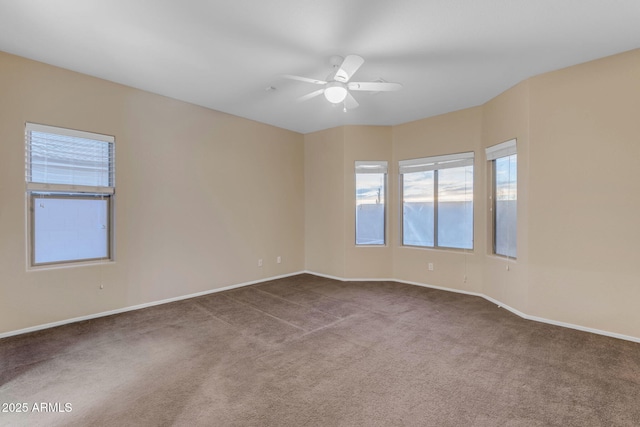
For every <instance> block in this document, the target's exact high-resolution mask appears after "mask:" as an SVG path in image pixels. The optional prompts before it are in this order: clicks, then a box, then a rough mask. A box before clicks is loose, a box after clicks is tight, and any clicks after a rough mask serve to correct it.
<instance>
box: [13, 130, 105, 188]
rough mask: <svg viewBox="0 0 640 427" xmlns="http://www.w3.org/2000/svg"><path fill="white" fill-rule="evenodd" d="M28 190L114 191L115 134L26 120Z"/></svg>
mask: <svg viewBox="0 0 640 427" xmlns="http://www.w3.org/2000/svg"><path fill="white" fill-rule="evenodd" d="M25 138H26V179H27V189H29V190H45V189H46V190H70V189H71V190H74V191H82V192H100V193H113V190H114V188H115V179H114V173H115V168H114V137H112V136H108V135H101V134H95V133H89V132H82V131H76V130H71V129H63V128H56V127H52V126H44V125H38V124H32V123H27V126H26V135H25Z"/></svg>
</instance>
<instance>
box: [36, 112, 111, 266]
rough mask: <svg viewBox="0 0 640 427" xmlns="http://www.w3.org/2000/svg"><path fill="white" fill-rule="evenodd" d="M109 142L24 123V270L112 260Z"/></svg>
mask: <svg viewBox="0 0 640 427" xmlns="http://www.w3.org/2000/svg"><path fill="white" fill-rule="evenodd" d="M114 154H115V138H114V137H113V136H108V135H101V134H96V133H90V132H83V131H77V130H72V129H64V128H58V127H53V126H45V125H39V124H33V123H27V125H26V127H25V160H26V164H25V177H26V190H27V195H28V197H27V200H28V202H27V203H28V207H27V215H28V217H29V218H28V223H29V236H30V239H29V247H30V252H31V259H30V265H31V266H43V265H50V264H58V263H70V262H78V261H85V262H86V261H95V260H110V259H112V252H113V251H112V244H111V242H112V240H113V239H112V233H113V224H112V217H113V215H112V209H113V208H112V206H113V203H112V201H113V197H114V193H115V157H114Z"/></svg>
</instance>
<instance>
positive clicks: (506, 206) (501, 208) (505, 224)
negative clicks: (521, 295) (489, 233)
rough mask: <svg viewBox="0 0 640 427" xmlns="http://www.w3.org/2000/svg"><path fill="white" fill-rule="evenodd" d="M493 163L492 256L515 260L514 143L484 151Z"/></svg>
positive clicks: (514, 141) (515, 190)
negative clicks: (493, 254)
mask: <svg viewBox="0 0 640 427" xmlns="http://www.w3.org/2000/svg"><path fill="white" fill-rule="evenodd" d="M486 155H487V160H488V161H490V162H491V164H492V168H491V170H492V172H493V173H492V175H493V179H492V189H491V199H492V201H491V209H492V212H493V214H492V217H493V253H495V254H496V255H502V256H506V257H509V258H515V257H516V254H517V252H516V242H517V218H518V215H517V214H518V208H517V205H518V185H517V184H518V155H517V153H516V140H515V139H512V140H511V141H507V142H503V143H502V144H498V145H494V146H492V147H489V148H487V149H486Z"/></svg>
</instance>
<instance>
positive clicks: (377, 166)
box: [353, 160, 389, 248]
mask: <svg viewBox="0 0 640 427" xmlns="http://www.w3.org/2000/svg"><path fill="white" fill-rule="evenodd" d="M388 165H389V163H388V162H387V161H386V160H372V161H364V160H357V161H356V162H355V168H354V171H355V172H354V175H353V184H354V190H355V191H354V196H355V210H354V226H355V228H354V236H353V237H354V240H353V241H354V244H355V246H356V247H358V248H363V247H373V248H379V247H385V246H387V243H388V238H387V228H388V227H387V222H388V218H387V216H388V215H387V200H388V194H387V193H388V187H389V173H388V170H389V166H388ZM358 174H383V186H382V188H383V191H384V198H383V200H384V203H383V220H382V236H383V242H382V243H358V206H359V205H358Z"/></svg>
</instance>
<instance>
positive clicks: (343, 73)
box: [334, 55, 364, 83]
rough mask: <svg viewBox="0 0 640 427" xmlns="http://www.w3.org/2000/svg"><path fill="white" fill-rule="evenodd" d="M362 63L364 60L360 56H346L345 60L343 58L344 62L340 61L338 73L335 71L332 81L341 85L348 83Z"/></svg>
mask: <svg viewBox="0 0 640 427" xmlns="http://www.w3.org/2000/svg"><path fill="white" fill-rule="evenodd" d="M363 63H364V59H362V57H361V56H358V55H349V56H347V57H346V58H344V61H342V65H340V68H338V71H336V75H335V77H334V79H336V80H337V81H339V82H342V83H346V82H348V81H349V79H350V78H351V76H353V75H354V74H355V72H356V71H358V68H360V66H361V65H362V64H363Z"/></svg>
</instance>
